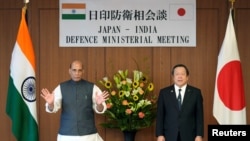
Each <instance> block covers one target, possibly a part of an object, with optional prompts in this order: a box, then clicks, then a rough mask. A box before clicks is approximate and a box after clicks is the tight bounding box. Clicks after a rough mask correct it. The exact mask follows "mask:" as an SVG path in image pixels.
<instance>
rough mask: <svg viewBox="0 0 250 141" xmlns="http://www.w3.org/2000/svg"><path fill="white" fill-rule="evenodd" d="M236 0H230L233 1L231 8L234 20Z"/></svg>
mask: <svg viewBox="0 0 250 141" xmlns="http://www.w3.org/2000/svg"><path fill="white" fill-rule="evenodd" d="M235 1H236V0H229V2H231V8H230V9H232V18H233V21H234V18H235V11H234V3H235ZM230 11H231V10H230Z"/></svg>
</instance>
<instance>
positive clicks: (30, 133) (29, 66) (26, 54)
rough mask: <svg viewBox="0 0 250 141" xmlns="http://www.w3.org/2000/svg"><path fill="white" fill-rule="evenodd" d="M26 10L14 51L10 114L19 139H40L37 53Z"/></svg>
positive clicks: (33, 140)
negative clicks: (37, 106) (36, 71)
mask: <svg viewBox="0 0 250 141" xmlns="http://www.w3.org/2000/svg"><path fill="white" fill-rule="evenodd" d="M25 12H26V10H25V9H23V10H22V17H21V22H20V26H19V31H18V35H17V40H16V43H15V46H14V49H13V52H12V58H11V64H10V76H9V87H8V95H7V102H6V113H7V114H8V116H9V117H10V118H11V120H12V132H13V134H14V136H15V137H16V140H17V141H38V140H39V137H38V120H37V112H36V83H35V55H34V50H33V46H32V41H31V38H30V34H29V30H28V27H27V23H26V21H25Z"/></svg>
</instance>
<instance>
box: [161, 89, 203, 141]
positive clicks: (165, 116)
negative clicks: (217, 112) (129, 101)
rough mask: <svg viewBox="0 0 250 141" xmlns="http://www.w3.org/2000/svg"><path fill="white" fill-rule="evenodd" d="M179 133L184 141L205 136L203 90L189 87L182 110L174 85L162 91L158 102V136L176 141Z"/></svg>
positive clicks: (169, 140) (192, 140)
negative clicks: (179, 106)
mask: <svg viewBox="0 0 250 141" xmlns="http://www.w3.org/2000/svg"><path fill="white" fill-rule="evenodd" d="M178 132H179V133H180V136H181V140H182V141H194V139H195V137H196V136H202V137H203V134H204V119H203V98H202V94H201V90H200V89H198V88H195V87H193V86H190V85H187V87H186V91H185V94H184V99H183V102H182V105H181V110H180V111H179V108H178V101H177V98H176V93H175V89H174V85H171V86H169V87H165V88H163V89H161V90H160V93H159V97H158V101H157V117H156V136H160V135H163V136H164V137H165V139H166V141H176V140H177V136H178Z"/></svg>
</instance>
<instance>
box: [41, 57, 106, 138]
mask: <svg viewBox="0 0 250 141" xmlns="http://www.w3.org/2000/svg"><path fill="white" fill-rule="evenodd" d="M69 74H70V76H71V79H70V80H67V81H65V82H62V83H60V84H59V85H58V86H57V87H56V88H55V89H54V91H53V92H52V93H50V92H49V90H48V89H46V88H44V89H42V91H41V97H43V98H44V99H45V101H46V104H45V106H46V111H47V112H49V113H56V112H57V111H58V110H59V109H62V113H61V119H60V129H59V133H58V136H57V141H103V139H102V138H101V137H100V136H99V134H98V133H97V130H96V127H95V125H94V112H95V113H98V114H102V113H104V112H105V110H106V109H107V107H106V103H105V100H106V99H107V97H108V95H109V94H108V92H106V91H104V92H102V91H101V90H100V89H99V88H98V87H97V86H96V85H95V84H93V83H91V82H88V81H86V80H83V79H82V74H83V65H82V63H81V62H80V61H78V60H76V61H73V62H72V63H71V65H70V68H69Z"/></svg>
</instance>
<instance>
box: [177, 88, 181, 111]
mask: <svg viewBox="0 0 250 141" xmlns="http://www.w3.org/2000/svg"><path fill="white" fill-rule="evenodd" d="M177 99H178V106H179V110H181V89H179V95H178V98H177Z"/></svg>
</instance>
